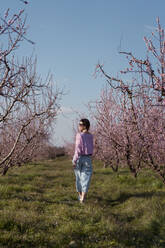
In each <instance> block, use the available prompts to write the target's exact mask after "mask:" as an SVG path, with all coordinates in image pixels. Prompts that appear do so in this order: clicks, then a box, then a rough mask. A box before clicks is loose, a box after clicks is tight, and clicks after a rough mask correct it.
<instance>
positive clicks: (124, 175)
mask: <svg viewBox="0 0 165 248" xmlns="http://www.w3.org/2000/svg"><path fill="white" fill-rule="evenodd" d="M0 247H3V248H5V247H10V248H25V247H26V248H33V247H36V248H41V247H42V248H46V247H49V248H70V247H77V248H81V247H83V248H108V247H111V248H128V247H132V248H141V247H146V248H157V247H162V248H164V247H165V186H164V185H163V184H162V183H161V181H159V180H158V179H156V178H155V177H154V176H153V174H152V173H151V172H150V171H147V170H145V171H143V173H141V174H140V175H139V177H138V178H137V179H134V178H133V177H132V176H131V175H130V173H129V172H128V171H127V170H124V169H122V170H120V171H119V172H118V173H114V172H112V170H111V169H110V168H106V169H104V168H102V165H101V164H100V163H99V162H95V163H94V174H93V176H92V182H91V187H90V190H89V193H88V197H87V200H86V202H85V204H83V205H82V204H80V203H79V202H78V200H77V194H76V191H75V177H74V173H73V170H72V165H71V161H69V160H68V159H67V158H59V159H57V160H55V161H44V162H38V163H34V164H29V165H27V166H23V167H21V168H13V169H11V170H10V171H9V173H8V174H7V175H6V176H2V177H0Z"/></svg>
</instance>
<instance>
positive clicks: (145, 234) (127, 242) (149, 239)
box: [111, 226, 165, 248]
mask: <svg viewBox="0 0 165 248" xmlns="http://www.w3.org/2000/svg"><path fill="white" fill-rule="evenodd" d="M111 238H113V239H114V240H115V241H116V242H117V243H118V244H119V245H120V246H119V247H123V248H128V247H131V248H158V247H159V248H164V247H165V237H162V235H160V232H159V231H158V232H157V233H154V232H153V229H152V226H149V227H148V228H147V229H142V230H137V229H134V228H124V226H123V227H120V228H119V229H118V230H114V231H112V232H111Z"/></svg>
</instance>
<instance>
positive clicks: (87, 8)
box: [1, 0, 165, 145]
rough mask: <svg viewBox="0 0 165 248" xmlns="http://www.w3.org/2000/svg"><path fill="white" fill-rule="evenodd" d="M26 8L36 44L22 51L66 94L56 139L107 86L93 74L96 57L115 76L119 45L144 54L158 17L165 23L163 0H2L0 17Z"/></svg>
mask: <svg viewBox="0 0 165 248" xmlns="http://www.w3.org/2000/svg"><path fill="white" fill-rule="evenodd" d="M6 8H10V9H11V11H15V10H19V9H21V8H25V12H26V13H27V15H28V18H27V24H28V25H29V30H28V37H29V38H30V39H31V40H33V41H34V42H35V43H36V44H35V46H32V45H30V44H28V43H27V42H24V44H23V45H22V47H21V49H20V52H19V55H20V56H24V55H31V53H32V51H33V49H34V53H35V54H36V55H37V57H38V72H39V73H41V75H42V76H43V77H44V76H46V74H47V72H48V71H51V72H52V73H53V74H54V79H55V81H56V82H57V83H58V85H59V86H61V87H65V91H66V92H67V95H65V96H64V97H63V100H62V102H61V104H62V106H63V110H64V115H65V116H63V115H60V116H59V120H58V122H57V128H56V129H55V134H54V137H56V138H54V142H55V144H57V145H61V144H62V140H63V138H65V139H68V140H69V139H70V138H71V135H72V120H73V119H74V118H75V114H74V111H73V110H76V111H81V112H85V111H86V108H85V107H84V104H85V103H87V102H88V101H90V100H95V99H96V98H97V97H98V95H99V92H100V89H101V88H102V86H103V85H104V79H103V78H97V79H95V78H94V77H93V73H94V70H95V65H96V64H97V62H98V61H100V62H101V63H104V64H105V69H106V70H107V71H108V72H109V73H112V74H116V73H117V71H119V70H120V69H121V68H122V65H123V63H124V61H125V60H124V58H123V57H121V56H120V55H119V54H118V48H119V46H120V44H121V49H122V50H125V51H132V52H134V53H135V54H136V55H139V56H144V55H145V44H144V41H143V37H144V36H145V35H146V36H147V35H150V32H151V30H152V28H153V27H154V26H156V17H157V16H159V17H160V22H161V24H162V25H163V26H165V25H164V24H165V14H164V12H165V1H164V0H159V1H155V0H146V1H144V0H134V1H132V0H83V1H82V0H47V1H44V0H42V1H41V0H29V4H28V5H24V4H23V3H21V2H20V1H19V0H1V15H3V13H4V11H5V9H6Z"/></svg>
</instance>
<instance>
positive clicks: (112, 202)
mask: <svg viewBox="0 0 165 248" xmlns="http://www.w3.org/2000/svg"><path fill="white" fill-rule="evenodd" d="M153 196H155V197H165V192H154V191H152V192H141V193H126V192H122V193H121V194H120V196H119V197H117V198H116V199H111V198H108V199H107V198H105V197H103V196H97V195H96V196H94V197H92V198H94V202H95V203H98V204H99V205H106V206H116V205H119V204H122V203H124V202H125V201H127V200H128V199H130V198H132V197H134V198H145V199H148V198H151V197H153Z"/></svg>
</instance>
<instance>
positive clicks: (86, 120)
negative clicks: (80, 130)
mask: <svg viewBox="0 0 165 248" xmlns="http://www.w3.org/2000/svg"><path fill="white" fill-rule="evenodd" d="M79 124H80V125H81V124H82V125H83V126H85V127H86V129H87V130H89V128H90V122H89V120H88V119H81V120H80V123H79Z"/></svg>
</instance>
